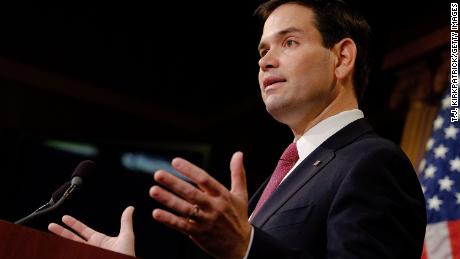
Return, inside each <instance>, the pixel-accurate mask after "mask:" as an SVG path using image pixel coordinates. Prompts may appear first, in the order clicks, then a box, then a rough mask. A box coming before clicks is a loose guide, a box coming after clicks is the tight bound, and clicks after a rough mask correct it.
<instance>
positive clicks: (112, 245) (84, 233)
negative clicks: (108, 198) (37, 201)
mask: <svg viewBox="0 0 460 259" xmlns="http://www.w3.org/2000/svg"><path fill="white" fill-rule="evenodd" d="M133 212H134V207H132V206H129V207H127V208H126V209H125V210H124V211H123V214H122V215H121V225H120V233H119V234H118V236H116V237H110V236H107V235H105V234H102V233H100V232H97V231H95V230H93V229H91V228H90V227H88V226H86V225H85V224H83V223H82V222H80V221H78V220H77V219H75V218H74V217H71V216H68V215H65V216H63V217H62V222H64V224H65V225H67V226H68V227H69V228H71V229H72V230H74V231H75V232H76V233H78V235H80V236H81V237H80V236H78V235H76V234H75V233H73V232H72V231H70V230H68V229H66V228H64V227H62V226H60V225H58V224H55V223H51V224H49V225H48V229H49V231H51V232H53V233H54V234H56V235H59V236H61V237H64V238H67V239H70V240H74V241H78V242H81V243H85V244H89V245H93V246H96V247H100V248H104V249H108V250H111V251H114V252H118V253H122V254H127V255H131V256H135V252H134V232H133Z"/></svg>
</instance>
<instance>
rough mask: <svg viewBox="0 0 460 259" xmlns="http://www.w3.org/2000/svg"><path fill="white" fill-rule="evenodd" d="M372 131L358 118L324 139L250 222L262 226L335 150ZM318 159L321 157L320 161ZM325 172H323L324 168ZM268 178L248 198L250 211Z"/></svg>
mask: <svg viewBox="0 0 460 259" xmlns="http://www.w3.org/2000/svg"><path fill="white" fill-rule="evenodd" d="M369 131H372V128H371V127H370V125H369V124H368V123H367V121H366V120H365V119H359V120H357V121H355V122H352V123H350V124H349V125H347V126H346V127H344V128H343V129H341V130H340V131H338V132H337V133H336V134H334V135H333V136H332V137H330V138H329V139H327V140H326V141H325V142H324V143H323V144H321V145H320V146H319V147H318V148H317V149H316V150H315V151H313V152H312V153H311V154H310V155H309V156H308V157H307V158H305V159H304V161H302V163H300V164H299V165H298V166H297V168H296V169H294V171H292V173H291V175H289V177H288V178H286V179H285V180H284V181H283V182H282V183H281V184H280V186H279V187H278V189H276V191H275V192H274V193H273V194H272V195H271V196H270V198H269V199H268V200H267V201H266V202H265V204H264V206H263V207H262V208H260V210H259V212H258V213H257V215H256V216H255V217H254V218H253V219H252V221H251V223H252V224H253V225H254V226H256V227H261V226H263V224H265V222H266V221H267V220H268V219H269V218H270V217H271V216H272V215H273V214H274V213H275V212H276V211H277V210H278V209H279V208H280V207H281V206H282V205H283V204H284V203H286V202H287V201H288V200H289V199H290V198H291V197H292V196H293V195H295V193H296V192H297V191H298V190H299V189H300V188H301V187H302V186H304V185H305V184H308V182H309V181H310V180H311V179H312V178H313V177H314V176H315V175H317V174H318V173H319V172H320V171H321V170H322V169H323V168H325V167H326V166H327V164H328V163H329V162H330V161H331V160H332V159H334V157H335V151H336V150H337V149H339V148H341V147H343V146H345V145H347V144H349V143H351V142H353V141H354V140H355V139H356V138H358V137H359V136H361V135H363V134H365V133H366V132H369ZM317 161H321V162H320V163H319V164H318V163H317ZM324 173H326V172H324ZM268 180H269V179H267V180H266V181H265V182H264V184H263V185H262V186H261V187H260V188H259V189H258V190H257V192H256V193H255V195H254V196H253V197H252V198H251V201H250V206H249V208H250V210H249V211H252V210H253V209H254V207H255V204H256V203H257V201H258V199H259V197H260V195H261V193H262V192H263V190H264V188H265V186H266V184H267V183H268Z"/></svg>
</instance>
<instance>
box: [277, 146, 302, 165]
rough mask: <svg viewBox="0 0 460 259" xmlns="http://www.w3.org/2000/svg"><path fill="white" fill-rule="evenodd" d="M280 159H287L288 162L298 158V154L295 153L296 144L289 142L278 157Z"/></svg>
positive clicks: (295, 160)
mask: <svg viewBox="0 0 460 259" xmlns="http://www.w3.org/2000/svg"><path fill="white" fill-rule="evenodd" d="M280 160H284V161H289V162H293V163H295V162H297V160H299V154H298V153H297V145H296V144H295V143H291V144H290V145H289V146H288V147H287V148H286V150H284V152H283V154H282V155H281V157H280Z"/></svg>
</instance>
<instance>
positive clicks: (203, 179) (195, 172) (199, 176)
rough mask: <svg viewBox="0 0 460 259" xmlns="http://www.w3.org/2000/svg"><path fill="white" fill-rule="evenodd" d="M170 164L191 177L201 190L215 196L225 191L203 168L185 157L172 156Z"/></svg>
mask: <svg viewBox="0 0 460 259" xmlns="http://www.w3.org/2000/svg"><path fill="white" fill-rule="evenodd" d="M171 165H172V166H173V167H174V169H176V170H177V171H179V172H180V173H182V174H184V175H185V176H187V177H188V178H190V179H192V181H193V182H195V183H196V184H197V185H198V186H199V187H200V188H201V189H202V190H203V191H206V192H207V193H209V194H211V195H213V196H217V195H219V194H220V193H222V192H225V191H226V189H225V187H224V186H223V185H222V184H220V183H219V182H218V181H217V180H216V179H214V178H212V177H211V176H210V175H209V174H208V173H206V172H205V171H204V170H203V169H201V168H199V167H198V166H196V165H194V164H192V163H190V162H189V161H187V160H185V159H182V158H174V159H173V160H172V162H171Z"/></svg>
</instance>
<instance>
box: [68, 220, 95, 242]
mask: <svg viewBox="0 0 460 259" xmlns="http://www.w3.org/2000/svg"><path fill="white" fill-rule="evenodd" d="M62 222H64V224H66V225H67V226H69V227H70V228H71V229H73V230H75V232H77V233H78V234H79V235H80V236H82V237H83V238H84V239H86V240H88V239H90V237H91V236H92V235H94V234H97V233H99V232H96V231H95V230H93V229H92V228H90V227H88V226H86V225H85V224H83V223H82V222H80V221H79V220H77V219H76V218H74V217H72V216H69V215H65V216H63V217H62Z"/></svg>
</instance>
